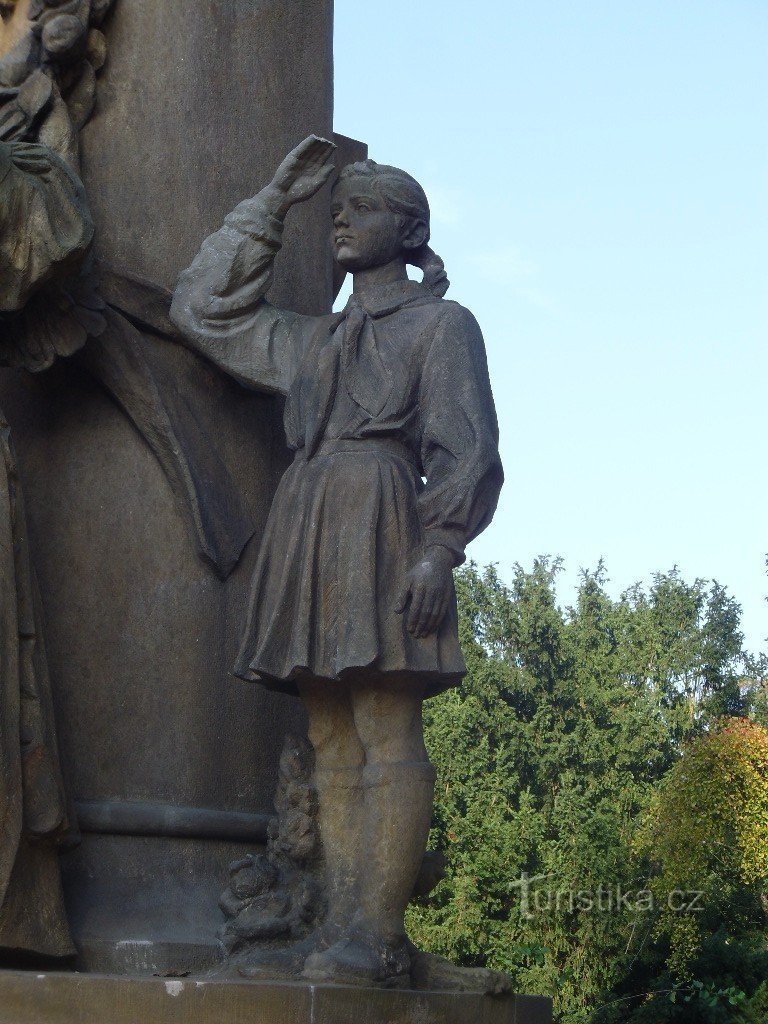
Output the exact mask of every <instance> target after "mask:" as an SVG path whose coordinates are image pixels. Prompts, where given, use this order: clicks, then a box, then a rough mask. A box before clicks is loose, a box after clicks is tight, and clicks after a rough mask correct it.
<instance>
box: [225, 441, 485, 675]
mask: <svg viewBox="0 0 768 1024" xmlns="http://www.w3.org/2000/svg"><path fill="white" fill-rule="evenodd" d="M422 486H423V484H422V481H421V478H420V476H419V475H418V472H417V470H416V468H415V467H414V466H413V465H412V463H411V462H410V461H409V460H407V459H405V458H402V457H400V456H399V455H397V454H396V453H393V452H392V451H389V450H386V449H384V448H382V449H381V450H379V449H377V448H376V447H375V445H374V446H365V445H356V444H355V442H350V444H349V445H348V447H346V448H345V447H344V446H341V450H334V451H332V452H331V453H323V452H322V450H321V452H320V453H318V454H316V455H314V456H313V457H312V458H311V459H308V460H307V459H304V458H303V457H302V456H301V454H299V455H298V456H297V458H296V459H295V460H294V462H293V463H292V465H291V466H290V467H289V469H288V470H287V471H286V473H285V475H284V476H283V478H282V480H281V482H280V485H279V487H278V489H277V492H276V494H275V497H274V500H273V503H272V508H271V510H270V514H269V518H268V520H267V525H266V528H265V531H264V536H263V538H262V543H261V549H260V553H259V557H258V561H257V565H256V569H255V571H254V577H253V588H252V592H251V600H250V606H249V610H248V616H247V620H246V627H245V633H244V637H243V642H242V646H241V649H240V653H239V656H238V659H237V663H236V665H235V674H236V675H238V676H240V677H241V678H243V679H247V680H255V681H259V682H262V683H263V684H264V685H266V686H268V687H270V688H273V689H278V690H283V691H286V692H289V693H295V692H296V690H297V683H298V682H300V681H301V680H302V678H304V679H315V680H317V679H320V680H327V681H328V683H329V685H333V683H339V682H350V683H352V684H354V682H355V680H360V681H370V680H376V681H377V682H381V683H382V684H384V685H386V679H387V676H390V675H392V676H394V675H395V674H396V675H397V676H398V677H402V674H403V673H408V674H412V675H413V677H414V685H420V686H423V688H424V691H425V694H426V695H431V694H434V693H438V692H440V691H441V690H444V689H447V688H448V687H450V686H454V685H456V684H457V683H458V682H459V681H460V680H461V678H462V676H463V675H464V674H465V673H466V666H465V663H464V658H463V656H462V653H461V648H460V647H459V641H458V624H457V612H456V595H455V592H454V593H453V594H452V596H451V601H450V606H449V610H448V612H447V614H446V616H445V618H444V619H443V621H442V623H441V624H440V626H439V628H438V630H437V632H436V633H434V634H432V635H431V636H428V637H423V638H416V637H413V636H411V634H410V633H409V632H408V630H407V628H406V622H405V619H406V615H404V614H401V613H399V612H398V611H397V604H398V598H399V596H400V593H401V591H402V587H403V584H404V582H405V579H406V575H407V573H408V571H409V570H410V568H411V567H412V566H413V564H414V562H415V561H416V560H417V559H418V557H419V554H420V552H421V549H422V530H421V524H420V521H419V516H418V509H417V496H418V492H419V490H420V489H421V487H422Z"/></svg>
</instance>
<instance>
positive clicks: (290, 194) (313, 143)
mask: <svg viewBox="0 0 768 1024" xmlns="http://www.w3.org/2000/svg"><path fill="white" fill-rule="evenodd" d="M335 149H336V146H335V145H334V144H333V143H332V142H329V141H328V140H327V139H321V138H319V137H318V136H317V135H310V136H309V138H308V139H304V141H303V142H301V143H299V145H298V146H297V147H296V148H295V149H293V150H291V152H290V153H289V154H288V156H287V157H286V158H285V160H283V162H282V163H281V164H280V166H279V167H278V169H277V172H276V173H275V176H274V178H273V179H272V183H271V185H270V186H269V190H270V191H271V192H272V193H273V194H274V195H275V197H276V199H277V203H278V208H279V212H280V213H281V214H283V215H284V214H285V213H286V212H287V211H288V209H290V207H291V206H293V204H294V203H303V202H304V201H305V200H307V199H311V198H312V196H313V195H314V194H315V193H316V192H319V190H320V189H321V188H322V187H323V185H324V184H325V183H326V181H328V179H329V178H330V176H331V175H332V174H333V168H334V165H333V152H334V150H335Z"/></svg>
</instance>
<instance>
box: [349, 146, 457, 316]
mask: <svg viewBox="0 0 768 1024" xmlns="http://www.w3.org/2000/svg"><path fill="white" fill-rule="evenodd" d="M345 178H371V179H372V183H373V186H374V188H375V189H376V191H377V192H378V193H379V195H380V196H381V198H382V199H383V201H384V203H385V204H386V206H387V209H388V210H391V211H392V213H397V214H400V215H401V216H403V217H409V218H413V219H414V220H420V221H421V222H422V223H423V224H425V225H426V228H427V237H426V238H425V239H424V244H423V245H420V246H419V248H418V249H406V250H404V251H403V256H404V257H405V260H406V262H407V263H410V264H411V265H412V266H414V267H418V268H419V269H420V270H422V271H423V272H424V284H425V285H426V287H427V288H429V290H430V291H431V292H432V293H433V295H437V296H443V295H445V293H446V292H447V291H448V285H449V284H450V282H449V280H448V275H447V274H446V272H445V264H444V263H443V261H442V260H441V259H440V257H439V256H438V255H437V253H436V252H435V251H434V250H433V249H431V248H430V247H429V244H428V243H429V200H428V199H427V195H426V193H425V191H424V189H423V188H422V187H421V185H420V184H419V183H418V181H416V179H415V178H413V177H411V175H410V174H407V173H406V172H405V171H401V170H400V168H399V167H390V166H389V165H388V164H377V163H376V161H375V160H360V161H358V162H357V163H354V164H347V166H346V167H345V168H344V170H343V171H342V172H341V175H340V176H339V180H344V179H345Z"/></svg>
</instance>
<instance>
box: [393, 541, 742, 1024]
mask: <svg viewBox="0 0 768 1024" xmlns="http://www.w3.org/2000/svg"><path fill="white" fill-rule="evenodd" d="M559 570H560V563H559V562H558V561H557V560H554V561H553V560H550V559H545V558H542V559H539V560H537V561H536V562H535V564H534V566H533V568H532V569H531V571H530V572H526V571H524V570H523V569H522V568H520V567H517V568H516V570H515V573H514V576H513V579H512V581H511V584H510V585H509V586H507V585H505V584H504V583H502V582H501V580H500V579H499V577H498V575H497V573H496V571H495V569H494V568H493V567H490V568H486V569H485V570H482V571H481V570H478V568H477V567H475V566H474V565H469V566H467V567H465V568H464V569H462V570H461V571H460V572H459V573H457V590H458V594H459V604H460V612H461V627H460V628H461V637H462V644H463V648H464V651H465V657H466V660H467V666H468V675H467V678H466V679H465V681H464V683H463V685H462V686H461V687H460V688H457V689H455V690H453V691H451V692H449V693H447V694H444V695H442V696H440V697H438V698H435V699H434V700H431V701H429V702H427V705H426V710H425V726H426V735H427V742H428V745H429V749H430V754H431V757H432V760H433V762H434V763H435V765H436V767H437V769H438V790H437V800H436V811H435V819H434V830H433V842H434V844H435V845H437V846H439V847H440V848H442V849H443V850H445V851H446V853H447V854H448V859H449V869H448V874H447V877H446V879H445V880H444V881H443V882H442V883H441V885H440V886H439V887H438V889H437V890H436V892H435V893H434V894H433V896H432V897H431V898H430V900H429V901H427V902H425V903H424V904H422V905H418V906H416V907H413V908H411V911H410V920H409V926H410V929H411V932H412V934H413V936H414V938H415V939H416V941H417V942H419V943H421V944H422V945H423V946H425V947H428V948H430V949H431V950H433V951H435V952H438V953H441V954H443V955H445V956H448V957H450V958H452V959H454V960H456V961H459V962H461V963H464V964H466V965H470V966H471V965H487V966H491V967H495V968H501V969H504V970H507V971H509V972H511V973H512V974H513V975H514V977H515V980H516V984H517V986H518V987H519V988H520V989H521V990H526V991H531V992H533V991H535V992H546V993H552V994H553V995H554V996H555V999H556V1006H557V1012H558V1017H559V1019H560V1020H561V1021H562V1022H564V1024H565V1022H567V1024H582V1022H583V1024H586V1022H588V1021H590V1022H597V1021H598V1020H600V1021H604V1022H610V1021H628V1020H630V1019H631V1018H632V1015H634V1014H636V1013H638V1012H642V1010H643V1007H644V1006H646V1007H647V1006H649V1005H650V1004H658V1002H659V1000H660V999H662V998H663V999H664V1000H666V1002H665V1003H664V1013H666V1012H667V1009H668V1008H671V1009H672V1012H673V1014H674V1013H676V1012H678V1009H679V1007H680V1006H683V1005H685V1006H688V1005H689V1004H684V1000H685V998H687V997H688V996H691V995H692V994H693V995H696V991H697V990H695V989H692V988H690V985H691V984H692V982H693V981H695V980H697V979H695V978H693V977H691V976H688V977H687V978H684V977H683V976H682V975H680V976H679V977H678V975H676V974H675V970H676V967H677V965H676V964H675V962H674V960H673V959H672V960H671V962H668V961H670V957H671V956H672V952H671V948H670V946H669V933H668V932H667V931H664V928H663V927H662V926H661V925H660V923H659V922H660V920H661V918H662V916H663V915H662V913H661V912H660V910H659V908H658V897H657V895H655V894H656V893H657V885H656V882H652V881H651V877H652V875H653V872H654V868H655V864H656V862H657V860H658V855H657V854H656V853H655V852H654V850H651V849H650V848H649V847H648V845H646V846H643V844H642V842H641V841H640V838H639V836H640V831H641V822H648V821H649V820H660V819H659V818H658V815H657V817H656V819H654V818H653V814H654V812H653V811H652V810H651V808H653V807H655V806H657V805H656V802H655V801H657V800H658V799H659V797H658V796H657V794H658V792H659V791H660V786H661V784H662V780H664V779H665V778H668V777H669V776H670V773H671V772H673V771H675V770H676V767H677V766H678V765H679V764H682V761H681V760H680V757H681V751H682V750H683V749H687V748H686V746H685V745H686V743H689V742H690V741H691V740H693V739H694V738H695V737H697V736H703V737H706V736H707V735H708V733H709V731H710V730H711V728H712V726H713V723H714V722H716V721H717V720H718V719H719V717H720V716H722V715H723V714H728V715H731V716H738V715H744V714H747V713H748V712H749V710H750V702H751V701H752V700H753V690H754V688H755V684H753V682H752V681H751V680H750V679H749V678H746V668H745V666H746V664H747V662H746V655H745V652H744V651H743V637H742V635H741V632H740V629H739V619H740V610H739V607H738V605H737V604H736V603H735V602H734V601H733V599H732V598H731V597H730V596H729V595H728V594H727V592H726V591H725V590H724V589H723V588H722V587H720V586H719V585H717V584H707V583H705V582H704V581H701V580H697V581H695V582H694V583H692V584H690V583H686V582H685V581H684V580H683V579H682V578H681V577H680V575H679V574H678V573H677V572H676V571H672V572H670V573H666V574H659V575H657V576H656V577H655V578H654V580H653V582H652V585H651V586H650V587H649V588H647V589H646V588H643V587H640V586H635V587H632V588H631V589H630V590H628V591H627V592H626V593H624V594H623V595H622V596H621V597H620V598H619V599H618V600H615V599H612V598H611V597H610V596H609V595H608V592H607V587H606V584H607V579H606V576H605V571H604V568H603V567H602V565H600V566H598V568H597V570H596V571H595V572H585V573H584V574H583V576H582V579H581V583H580V586H579V588H578V592H577V594H576V600H575V603H574V605H573V607H571V608H567V609H562V608H560V607H559V606H558V603H557V597H556V580H557V575H558V572H559ZM726 735H727V734H726ZM739 735H740V734H739ZM729 749H730V748H729ZM649 815H650V817H649ZM647 828H648V826H646V829H647ZM757 831H758V833H759V828H758V830H757ZM746 836H747V832H746V831H745V832H744V837H745V842H746ZM753 839H754V835H753ZM703 955H705V951H703V950H702V956H703ZM737 973H738V972H737ZM737 980H738V981H739V984H740V985H741V986H742V987H738V988H737V990H738V992H739V993H741V994H742V996H743V999H741V1001H742V1002H743V1001H744V1000H745V999H746V998H747V996H749V995H751V993H752V992H753V991H754V990H755V989H757V987H758V985H759V983H760V981H761V978H760V977H759V976H758V977H756V978H754V979H753V980H752V981H751V982H750V981H749V980H748V979H747V980H744V979H737ZM742 982H743V984H742ZM685 984H688V985H689V988H687V989H684V988H682V987H681V986H684V985H685ZM744 985H746V986H747V987H746V988H745V987H744ZM750 986H751V987H750ZM727 987H728V986H727V985H724V986H723V988H724V989H725V988H727ZM661 988H665V989H666V991H665V993H664V995H663V996H662V995H661V994H660V990H661ZM702 990H703V985H702ZM646 993H650V995H646ZM641 994H642V995H641ZM673 996H674V998H675V1002H673V1001H672V998H671V997H673ZM678 996H679V999H680V1003H678V1002H677V999H678ZM705 996H706V993H704V994H702V996H701V999H702V1000H703V999H704V998H705ZM717 999H718V1000H719V999H720V997H719V996H718V997H717ZM702 1005H703V1004H702ZM734 1012H735V1011H734ZM678 1016H679V1014H678ZM637 1019H638V1020H640V1019H641V1018H639V1017H638V1018H637ZM647 1019H648V1020H651V1019H654V1020H655V1019H658V1020H662V1019H667V1018H666V1017H662V1016H661V1015H659V1016H658V1017H657V1018H652V1017H648V1018H647ZM668 1019H670V1020H673V1019H677V1018H675V1017H674V1016H671V1017H669V1018H668ZM679 1019H680V1020H683V1019H684V1017H683V1016H679ZM690 1019H691V1020H694V1019H700V1020H702V1021H703V1020H706V1019H708V1018H706V1017H700V1018H695V1017H691V1018H690ZM714 1019H715V1018H714V1017H713V1018H712V1020H714ZM726 1019H730V1018H726ZM733 1019H734V1020H736V1018H733Z"/></svg>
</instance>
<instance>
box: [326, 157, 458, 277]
mask: <svg viewBox="0 0 768 1024" xmlns="http://www.w3.org/2000/svg"><path fill="white" fill-rule="evenodd" d="M331 213H332V215H333V223H334V229H333V250H334V256H335V258H336V260H337V261H338V263H339V264H340V265H341V266H342V267H343V268H344V269H345V270H348V271H351V272H352V273H354V272H355V271H357V270H365V269H368V268H370V267H373V266H380V265H383V264H385V263H389V262H390V261H392V260H394V259H396V258H397V257H398V256H401V257H402V258H403V259H404V260H405V262H406V263H410V264H411V265H412V266H415V267H419V268H420V269H421V270H422V271H423V272H424V283H425V284H426V285H427V287H429V288H430V289H431V290H432V291H433V292H434V293H435V294H436V295H443V294H444V293H445V291H446V290H447V288H448V278H447V277H446V274H445V268H444V266H443V261H442V260H441V259H440V257H439V256H437V255H436V254H435V253H434V252H433V251H432V249H430V247H429V235H430V227H429V201H428V200H427V196H426V193H425V192H424V189H423V188H422V187H421V185H420V184H419V183H418V181H416V179H415V178H414V177H412V176H411V175H410V174H407V173H406V172H405V171H401V170H400V169H399V168H398V167H390V166H388V165H387V164H377V163H376V162H375V161H373V160H362V161H360V162H358V163H354V164H349V165H348V166H347V167H345V168H344V170H343V171H342V172H341V174H340V176H339V180H338V181H337V183H336V185H335V187H334V189H333V195H332V197H331Z"/></svg>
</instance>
